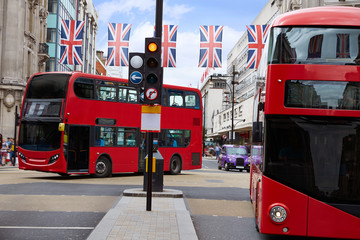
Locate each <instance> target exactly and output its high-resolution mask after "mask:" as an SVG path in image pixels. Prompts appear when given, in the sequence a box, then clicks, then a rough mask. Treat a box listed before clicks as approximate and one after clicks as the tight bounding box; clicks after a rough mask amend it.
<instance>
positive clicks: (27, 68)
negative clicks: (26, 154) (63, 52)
mask: <svg viewBox="0 0 360 240" xmlns="http://www.w3.org/2000/svg"><path fill="white" fill-rule="evenodd" d="M47 7H48V0H0V16H1V17H0V39H1V44H0V133H2V134H3V136H5V137H13V136H14V126H15V108H16V107H17V109H18V112H19V111H20V107H21V103H22V97H23V94H24V90H25V86H26V82H27V79H28V78H29V77H30V76H31V75H32V74H33V73H35V72H40V71H42V72H43V71H45V62H46V60H47V59H48V58H49V55H48V46H47V44H46V18H47V16H48V10H47Z"/></svg>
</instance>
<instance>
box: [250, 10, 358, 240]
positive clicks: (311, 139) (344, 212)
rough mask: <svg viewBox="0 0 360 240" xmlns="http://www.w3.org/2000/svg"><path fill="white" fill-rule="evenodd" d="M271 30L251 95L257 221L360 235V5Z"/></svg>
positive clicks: (278, 22)
mask: <svg viewBox="0 0 360 240" xmlns="http://www.w3.org/2000/svg"><path fill="white" fill-rule="evenodd" d="M270 29H271V30H270V35H269V39H268V42H267V46H266V48H265V51H264V56H263V57H264V59H265V60H266V61H267V63H266V64H264V65H265V66H266V70H265V71H263V72H264V73H265V75H264V81H263V83H260V84H258V87H257V90H256V93H257V94H255V101H254V116H253V137H252V138H253V140H252V148H253V151H252V152H254V153H259V152H260V153H261V160H259V159H257V160H256V161H255V160H254V161H252V164H251V181H250V196H251V201H252V203H253V207H254V211H255V219H256V227H257V229H258V230H259V231H260V232H261V233H266V234H277V235H297V236H309V237H329V238H347V239H360V9H359V8H352V7H317V8H308V9H302V10H298V11H293V12H289V13H286V14H283V15H280V16H278V17H277V18H275V19H274V21H273V23H272V25H271V28H270ZM264 63H265V62H264ZM259 72H261V71H260V70H259ZM260 79H261V76H260ZM259 149H260V150H261V151H259ZM255 150H256V151H255ZM255 155H256V154H255ZM255 157H257V156H254V158H253V159H255Z"/></svg>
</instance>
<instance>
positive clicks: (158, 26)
mask: <svg viewBox="0 0 360 240" xmlns="http://www.w3.org/2000/svg"><path fill="white" fill-rule="evenodd" d="M162 18H163V0H156V14H155V37H157V38H160V49H161V35H162ZM160 64H161V63H160ZM161 81H162V79H161ZM153 139H154V138H153V133H152V132H147V133H146V142H147V156H148V166H147V173H148V174H147V176H148V178H147V181H148V182H147V189H146V190H147V193H146V211H151V200H152V166H153V164H152V161H153Z"/></svg>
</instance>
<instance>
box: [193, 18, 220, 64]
mask: <svg viewBox="0 0 360 240" xmlns="http://www.w3.org/2000/svg"><path fill="white" fill-rule="evenodd" d="M222 33H223V26H204V25H203V26H200V58H199V67H218V68H221V55H222Z"/></svg>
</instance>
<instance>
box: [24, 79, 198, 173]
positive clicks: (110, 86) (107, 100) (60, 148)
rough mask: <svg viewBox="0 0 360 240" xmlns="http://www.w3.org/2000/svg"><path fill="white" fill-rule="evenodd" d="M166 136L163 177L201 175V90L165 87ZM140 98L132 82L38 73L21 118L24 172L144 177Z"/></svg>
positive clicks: (161, 142)
mask: <svg viewBox="0 0 360 240" xmlns="http://www.w3.org/2000/svg"><path fill="white" fill-rule="evenodd" d="M162 96H163V97H162V112H161V132H160V133H158V134H155V139H156V140H157V142H158V144H157V147H158V149H159V151H160V153H161V154H162V156H163V157H164V171H169V172H170V173H172V174H179V173H180V172H181V170H190V169H198V168H201V164H202V158H201V151H202V147H201V145H202V104H201V97H200V96H201V95H200V91H199V90H198V89H194V88H186V87H178V86H170V85H164V88H163V94H162ZM141 102H142V101H141V93H140V90H139V89H135V88H132V87H129V86H127V80H126V79H118V78H111V77H105V76H99V75H91V74H84V73H79V72H76V73H38V74H35V75H33V76H32V77H31V78H30V80H29V82H28V85H27V89H26V93H25V97H24V100H23V106H22V110H21V120H20V131H19V147H18V154H19V168H20V169H24V170H37V171H44V172H55V173H59V174H60V175H69V174H94V175H96V176H99V177H106V176H109V175H111V174H112V173H122V172H142V171H143V170H144V165H145V164H144V158H145V151H146V149H145V137H144V135H145V134H144V133H141V132H140V126H141Z"/></svg>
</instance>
